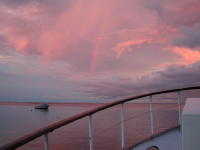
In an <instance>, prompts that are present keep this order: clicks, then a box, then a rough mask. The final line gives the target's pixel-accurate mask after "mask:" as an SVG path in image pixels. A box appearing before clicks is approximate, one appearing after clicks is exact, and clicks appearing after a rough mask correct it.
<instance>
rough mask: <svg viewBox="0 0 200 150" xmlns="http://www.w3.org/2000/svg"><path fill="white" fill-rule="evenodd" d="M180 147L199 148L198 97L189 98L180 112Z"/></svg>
mask: <svg viewBox="0 0 200 150" xmlns="http://www.w3.org/2000/svg"><path fill="white" fill-rule="evenodd" d="M182 148H183V150H200V98H189V99H187V101H186V104H185V106H184V108H183V113H182Z"/></svg>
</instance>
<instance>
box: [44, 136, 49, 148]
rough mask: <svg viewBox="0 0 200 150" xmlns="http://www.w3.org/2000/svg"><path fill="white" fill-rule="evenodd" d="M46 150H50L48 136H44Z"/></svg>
mask: <svg viewBox="0 0 200 150" xmlns="http://www.w3.org/2000/svg"><path fill="white" fill-rule="evenodd" d="M44 149H45V150H49V141H48V134H45V135H44Z"/></svg>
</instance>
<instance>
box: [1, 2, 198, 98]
mask: <svg viewBox="0 0 200 150" xmlns="http://www.w3.org/2000/svg"><path fill="white" fill-rule="evenodd" d="M199 14H200V2H199V0H190V1H188V0H177V1H173V0H59V1H53V0H46V1H39V0H36V1H24V0H19V1H14V0H2V1H1V2H0V20H1V21H0V81H1V82H2V84H1V86H0V91H1V93H0V100H4V99H15V98H17V99H31V100H34V99H47V100H48V99H54V100H59V99H65V100H69V99H70V100H74V101H76V100H81V99H89V100H94V99H115V98H119V97H125V96H129V95H134V94H136V92H138V91H140V92H142V91H151V90H157V89H160V88H161V87H162V88H163V89H165V88H172V87H173V88H175V87H182V86H189V85H196V84H198V83H199V82H200V81H199V78H192V80H190V77H189V76H188V81H190V82H188V81H185V76H186V72H187V73H189V74H194V75H196V76H198V74H199V71H200V62H199V61H200V44H199V43H200V15H199ZM172 68H173V69H172ZM174 68H175V69H174ZM197 70H198V71H197ZM177 74H179V78H180V79H181V78H182V77H183V76H184V80H183V81H181V83H180V81H179V82H176V77H177ZM167 75H169V76H167ZM166 78H168V79H166ZM167 81H168V82H169V81H171V83H168V86H167V87H166V86H164V85H166V82H167Z"/></svg>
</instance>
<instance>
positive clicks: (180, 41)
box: [174, 24, 200, 50]
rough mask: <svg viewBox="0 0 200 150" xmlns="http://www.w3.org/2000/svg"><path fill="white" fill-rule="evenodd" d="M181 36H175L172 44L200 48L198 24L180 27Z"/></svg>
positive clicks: (199, 26)
mask: <svg viewBox="0 0 200 150" xmlns="http://www.w3.org/2000/svg"><path fill="white" fill-rule="evenodd" d="M181 31H182V34H183V37H180V38H177V39H176V40H175V41H174V44H175V45H177V46H182V47H187V48H193V49H198V50H200V24H195V25H194V26H190V27H182V28H181Z"/></svg>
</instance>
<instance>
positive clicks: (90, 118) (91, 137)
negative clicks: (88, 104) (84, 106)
mask: <svg viewBox="0 0 200 150" xmlns="http://www.w3.org/2000/svg"><path fill="white" fill-rule="evenodd" d="M89 144H90V150H93V149H94V148H93V129H92V115H89Z"/></svg>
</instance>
